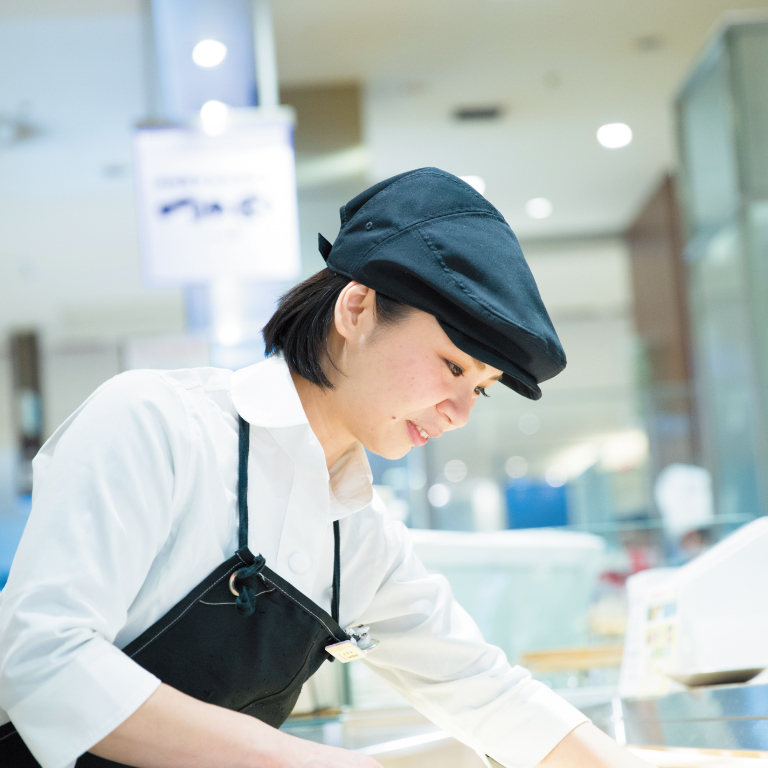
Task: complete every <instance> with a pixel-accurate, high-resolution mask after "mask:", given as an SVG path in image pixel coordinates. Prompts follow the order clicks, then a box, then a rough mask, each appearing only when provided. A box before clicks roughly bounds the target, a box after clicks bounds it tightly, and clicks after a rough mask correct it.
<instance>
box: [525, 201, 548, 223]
mask: <svg viewBox="0 0 768 768" xmlns="http://www.w3.org/2000/svg"><path fill="white" fill-rule="evenodd" d="M525 212H526V213H527V214H528V215H529V216H530V217H531V218H532V219H548V218H549V217H550V216H551V215H552V203H550V202H549V200H547V198H546V197H534V198H533V200H529V201H528V202H527V203H526V204H525Z"/></svg>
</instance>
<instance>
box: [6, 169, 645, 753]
mask: <svg viewBox="0 0 768 768" xmlns="http://www.w3.org/2000/svg"><path fill="white" fill-rule="evenodd" d="M341 219H342V228H341V231H340V233H339V236H338V238H337V239H336V242H335V243H334V245H333V246H331V245H330V243H328V242H327V241H325V240H324V239H323V238H321V251H322V252H323V255H324V256H325V258H326V261H327V262H328V265H329V269H327V270H324V271H323V272H320V273H319V274H318V275H316V276H315V277H313V278H311V279H310V280H308V281H306V282H305V283H302V284H300V285H299V286H297V287H296V288H294V289H293V290H292V291H290V292H289V293H288V294H287V295H286V296H285V297H284V298H283V299H282V301H281V304H280V306H279V308H278V311H277V312H276V314H275V316H274V317H273V318H272V320H270V322H269V323H268V325H267V326H266V327H265V329H264V336H265V341H266V345H267V351H268V352H269V353H271V356H270V357H269V358H268V359H267V360H266V361H265V362H263V363H259V364H257V365H254V366H251V367H250V368H246V369H243V370H241V371H238V372H236V373H234V374H232V373H231V372H229V371H223V370H216V369H194V370H187V371H170V372H162V371H160V372H158V371H152V372H148V371H139V372H130V373H126V374H123V375H121V376H118V377H116V378H115V379H113V380H111V381H109V382H107V383H106V384H105V385H103V386H102V387H101V388H100V389H99V390H97V392H96V393H94V394H93V395H92V396H91V397H90V398H89V399H88V401H86V403H85V404H84V405H83V406H81V408H80V409H78V411H77V412H76V413H75V414H73V415H72V416H71V417H70V418H69V419H68V420H67V421H66V422H65V423H64V424H63V425H62V426H61V427H60V428H59V429H58V430H57V431H56V433H55V434H54V435H53V437H52V438H51V439H50V440H49V441H48V443H46V445H45V446H44V448H43V449H42V450H41V452H40V454H39V456H38V457H37V458H36V459H35V466H34V473H35V475H34V480H35V483H34V487H35V491H34V500H33V511H32V513H31V516H30V520H29V523H28V526H27V529H26V531H25V533H24V537H23V539H22V542H21V545H20V547H19V551H18V554H17V557H16V560H15V561H14V564H13V568H12V570H11V574H10V577H9V580H8V585H7V587H6V589H5V591H4V593H3V600H2V606H1V607H0V658H2V673H1V674H0V707H2V708H3V710H5V713H7V715H6V717H5V720H7V721H9V722H7V724H6V725H4V726H1V727H0V764H2V765H14V766H19V767H20V768H24V767H25V766H33V765H38V764H40V765H42V766H43V767H44V768H64V766H68V765H72V764H74V762H75V761H77V765H78V766H80V768H83V767H84V766H106V765H114V764H116V763H117V764H123V765H135V766H143V767H145V768H161V767H162V768H165V767H166V766H167V767H168V768H170V767H171V766H185V768H193V767H194V766H200V767H201V768H203V767H208V766H219V765H222V766H224V765H226V766H228V768H235V767H236V766H251V767H253V768H257V767H258V768H278V767H280V768H288V766H291V767H293V766H308V767H310V766H311V767H312V768H331V767H333V768H373V767H374V766H376V765H377V763H376V762H375V761H373V760H372V759H371V758H368V757H364V756H360V755H356V754H353V753H349V752H345V751H343V750H338V749H335V748H331V747H325V746H322V745H317V744H313V743H310V742H305V741H302V740H299V739H296V738H293V737H291V736H288V735H286V734H284V733H282V732H280V731H277V730H276V728H275V727H276V726H279V725H280V724H281V723H282V722H283V721H284V719H285V718H286V717H287V716H288V714H289V713H290V711H291V708H292V707H293V704H294V703H295V701H296V698H297V697H298V693H299V691H300V689H301V684H302V683H303V682H304V681H305V680H306V679H307V678H308V677H309V676H310V675H311V674H313V673H314V671H316V669H317V668H318V667H319V666H320V664H322V663H323V661H324V660H325V659H327V658H330V656H332V655H335V656H337V657H339V658H342V659H347V658H350V657H352V658H354V657H360V656H364V657H365V659H366V661H367V662H368V663H370V665H371V666H372V667H373V668H374V669H375V670H376V671H377V672H378V673H379V674H381V675H382V676H383V677H384V678H385V679H386V680H387V681H388V682H389V683H390V684H392V685H393V686H394V687H395V688H396V689H398V690H399V691H401V692H402V693H403V695H404V696H406V697H407V698H408V699H409V700H410V701H411V702H412V703H413V704H414V705H415V706H416V707H417V708H419V709H420V710H421V711H422V712H424V713H426V714H427V715H428V716H429V717H430V718H431V719H433V720H434V721H435V722H437V723H439V724H440V725H441V726H442V727H443V728H445V729H447V730H448V731H450V732H451V733H453V734H454V735H456V736H457V737H458V738H460V739H462V740H463V741H465V742H466V743H468V744H470V745H471V746H473V747H474V748H475V749H477V750H478V751H480V752H481V753H484V754H488V755H490V756H491V757H492V758H494V759H495V760H497V761H498V762H500V763H501V764H502V765H507V766H513V765H514V766H533V765H537V764H539V763H541V764H542V765H551V766H557V765H563V766H577V765H590V766H608V765H612V766H614V765H615V766H628V767H629V766H633V765H642V763H641V762H640V761H637V760H636V759H635V758H633V757H632V756H630V755H629V753H626V752H624V751H623V750H622V749H621V748H620V747H618V746H617V745H615V744H614V743H613V742H611V740H610V739H608V738H607V737H605V736H604V735H603V734H601V733H600V732H599V731H597V730H596V729H595V728H594V727H593V726H591V725H590V724H588V723H586V722H585V720H586V719H585V718H584V717H583V716H582V715H581V714H580V713H579V712H578V711H577V710H575V709H573V708H572V707H570V705H568V704H567V703H566V702H565V701H563V700H562V699H560V698H559V697H557V696H556V695H555V694H554V693H552V692H551V691H550V690H549V689H547V688H546V687H545V686H543V685H541V684H539V683H537V682H534V681H532V680H531V679H530V676H529V675H528V673H527V672H525V671H524V670H522V669H520V668H519V667H510V666H509V664H508V663H507V661H506V659H505V658H504V656H503V654H502V653H501V652H500V651H499V650H498V649H496V648H494V647H492V646H489V645H487V644H485V643H484V642H483V640H482V638H481V637H480V635H479V633H478V631H477V628H476V627H475V625H474V624H473V623H472V621H471V620H470V619H469V617H468V616H467V614H466V613H465V612H464V611H463V610H462V609H461V608H460V607H459V606H458V605H456V603H455V602H454V601H453V599H452V597H451V594H450V590H449V589H448V587H447V584H446V582H445V580H444V579H442V578H440V577H436V576H430V575H428V574H427V573H426V571H425V570H424V568H423V566H422V565H421V564H420V563H419V562H418V560H417V559H416V558H415V557H414V555H413V551H412V548H411V546H410V543H409V540H408V537H407V533H406V531H405V529H404V528H403V526H401V525H399V524H396V523H393V522H392V521H391V520H389V519H387V518H386V517H385V516H384V515H383V514H382V513H381V511H380V508H379V505H378V504H377V503H375V500H374V499H373V494H372V489H371V485H370V482H371V476H370V472H369V469H368V465H367V461H366V458H365V452H364V450H363V448H364V447H365V448H367V449H369V450H371V451H374V452H376V453H378V454H380V455H382V456H385V457H387V458H397V457H401V456H403V455H404V454H406V453H407V452H408V451H409V450H411V449H412V448H414V447H418V446H422V445H424V444H425V443H426V442H427V441H428V440H430V439H434V438H437V437H439V436H440V434H441V433H442V432H444V431H445V430H448V429H456V428H458V427H461V426H463V425H464V424H465V423H466V421H467V419H468V418H469V414H470V411H471V409H472V406H473V405H474V403H475V401H476V400H477V398H478V397H481V396H483V395H485V394H487V390H488V389H490V388H491V387H492V386H494V385H495V382H497V381H501V383H502V384H505V385H507V386H509V387H511V388H512V389H515V390H516V391H518V392H519V393H521V394H523V395H525V396H526V397H530V398H533V399H536V398H538V397H539V396H540V390H539V388H538V383H539V382H540V381H542V380H544V379H547V378H549V377H551V376H553V375H555V374H556V373H558V372H559V371H560V370H562V368H563V367H564V365H565V358H564V355H563V353H562V349H561V347H560V344H559V341H558V339H557V335H556V334H555V332H554V329H553V328H552V325H551V323H550V321H549V318H548V316H547V313H546V310H545V309H544V306H543V304H542V303H541V300H540V298H539V295H538V292H537V290H536V286H535V284H534V282H533V278H532V277H531V275H530V272H529V271H528V268H527V265H526V264H525V260H524V258H523V256H522V253H521V252H520V249H519V246H518V245H517V241H516V239H515V237H514V235H513V234H512V231H511V230H510V229H509V227H508V225H507V224H506V222H505V221H504V219H503V218H502V217H501V215H500V214H499V213H498V211H496V209H495V208H493V206H491V205H490V204H489V203H488V202H487V201H486V200H485V199H484V198H483V197H481V196H480V195H478V194H477V193H476V192H474V190H472V189H471V188H470V187H468V186H467V185H466V184H464V183H463V182H462V181H460V180H459V179H457V178H456V177H454V176H451V175H450V174H447V173H444V172H442V171H439V170H437V169H420V170H418V171H413V172H411V173H407V174H403V175H401V176H398V177H394V178H393V179H389V180H387V181H385V182H382V183H381V184H378V185H376V186H375V187H372V188H371V189H369V190H367V191H366V192H364V193H362V194H361V195H360V196H358V197H357V198H355V199H354V200H352V201H351V202H350V203H349V204H347V205H346V206H344V207H343V208H342V211H341ZM363 625H366V626H363ZM368 627H370V630H368ZM344 628H346V629H344ZM374 638H375V640H374ZM377 641H378V642H379V643H380V644H379V645H378V647H376V648H375V650H371V649H372V648H373V646H375V645H376V642H377ZM356 663H359V662H356ZM1 714H3V713H2V712H0V715H1ZM17 731H18V732H17ZM81 755H82V757H79V756H81ZM78 757H79V759H78ZM110 761H112V762H110Z"/></svg>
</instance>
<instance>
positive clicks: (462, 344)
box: [437, 317, 541, 400]
mask: <svg viewBox="0 0 768 768" xmlns="http://www.w3.org/2000/svg"><path fill="white" fill-rule="evenodd" d="M437 322H438V323H440V327H441V328H442V329H443V330H444V331H445V335H446V336H447V337H448V338H449V339H450V340H451V341H452V342H453V343H454V344H455V345H456V346H457V347H458V348H459V349H460V350H461V351H462V352H465V353H466V354H468V355H471V356H472V357H474V358H475V360H479V361H480V362H481V363H485V364H486V365H491V366H493V367H494V368H498V369H499V370H500V371H503V374H502V377H501V379H500V381H501V383H502V384H504V386H506V387H509V388H510V389H513V390H514V391H515V392H517V393H518V394H519V395H522V396H523V397H527V398H528V399H529V400H538V399H539V398H540V397H541V390H540V389H539V384H538V382H537V381H536V379H534V378H533V376H531V374H530V373H528V372H527V371H525V370H523V369H522V368H521V367H520V366H518V365H516V364H515V363H514V362H512V361H511V360H505V359H504V358H501V357H499V355H498V354H497V353H496V352H494V351H493V350H492V349H491V348H490V347H487V346H486V345H485V344H483V343H482V342H481V341H478V340H477V339H475V338H473V337H471V336H467V334H466V333H463V332H462V331H459V330H457V329H456V328H454V327H453V326H452V325H449V324H448V323H446V322H444V321H443V320H441V319H440V318H439V317H438V318H437Z"/></svg>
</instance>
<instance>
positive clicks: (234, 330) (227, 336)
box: [216, 322, 243, 347]
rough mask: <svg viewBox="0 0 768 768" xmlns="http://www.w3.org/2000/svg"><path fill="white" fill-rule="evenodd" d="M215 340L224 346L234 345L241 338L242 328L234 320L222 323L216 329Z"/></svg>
mask: <svg viewBox="0 0 768 768" xmlns="http://www.w3.org/2000/svg"><path fill="white" fill-rule="evenodd" d="M216 340H217V341H218V342H219V344H223V345H224V346H225V347H235V346H237V345H238V344H239V343H240V342H241V341H242V340H243V329H242V327H241V326H240V325H239V324H238V323H235V322H231V323H222V324H221V325H220V326H219V327H218V328H217V329H216Z"/></svg>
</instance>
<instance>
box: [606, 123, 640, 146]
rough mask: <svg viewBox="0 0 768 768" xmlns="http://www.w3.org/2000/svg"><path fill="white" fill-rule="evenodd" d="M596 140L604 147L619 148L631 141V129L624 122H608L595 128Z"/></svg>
mask: <svg viewBox="0 0 768 768" xmlns="http://www.w3.org/2000/svg"><path fill="white" fill-rule="evenodd" d="M597 140H598V141H599V142H600V144H602V146H604V147H605V148H606V149H620V148H621V147H626V146H627V144H629V143H630V142H631V141H632V129H631V128H630V127H629V126H628V125H625V124H624V123H609V124H608V125H603V126H601V127H600V128H598V129H597Z"/></svg>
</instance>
